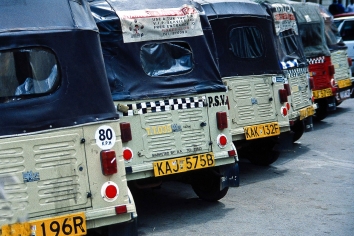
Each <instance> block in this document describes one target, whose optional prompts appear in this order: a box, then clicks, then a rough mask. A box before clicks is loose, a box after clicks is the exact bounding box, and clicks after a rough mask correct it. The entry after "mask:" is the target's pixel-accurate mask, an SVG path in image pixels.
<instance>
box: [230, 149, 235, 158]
mask: <svg viewBox="0 0 354 236" xmlns="http://www.w3.org/2000/svg"><path fill="white" fill-rule="evenodd" d="M228 154H229V157H233V156H236V150H230V151H228Z"/></svg>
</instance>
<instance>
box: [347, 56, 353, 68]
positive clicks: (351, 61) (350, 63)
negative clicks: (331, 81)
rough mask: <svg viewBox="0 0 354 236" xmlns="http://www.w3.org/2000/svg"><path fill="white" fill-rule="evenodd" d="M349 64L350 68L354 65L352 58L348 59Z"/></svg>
mask: <svg viewBox="0 0 354 236" xmlns="http://www.w3.org/2000/svg"><path fill="white" fill-rule="evenodd" d="M348 64H349V66H352V65H353V60H352V59H351V58H350V57H348Z"/></svg>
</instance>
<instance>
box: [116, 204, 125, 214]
mask: <svg viewBox="0 0 354 236" xmlns="http://www.w3.org/2000/svg"><path fill="white" fill-rule="evenodd" d="M115 209H116V214H117V215H119V214H124V213H127V212H128V209H127V206H126V205H122V206H116V207H115Z"/></svg>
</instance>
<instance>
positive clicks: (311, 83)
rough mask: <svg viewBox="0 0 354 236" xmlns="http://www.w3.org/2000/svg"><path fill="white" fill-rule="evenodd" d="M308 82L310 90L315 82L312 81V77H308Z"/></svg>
mask: <svg viewBox="0 0 354 236" xmlns="http://www.w3.org/2000/svg"><path fill="white" fill-rule="evenodd" d="M309 84H310V89H311V90H312V89H313V88H314V87H315V82H314V81H313V78H312V77H310V79H309Z"/></svg>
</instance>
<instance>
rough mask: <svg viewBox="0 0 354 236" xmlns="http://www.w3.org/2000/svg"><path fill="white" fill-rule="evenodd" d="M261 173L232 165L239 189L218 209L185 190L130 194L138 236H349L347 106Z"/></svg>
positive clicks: (352, 113)
mask: <svg viewBox="0 0 354 236" xmlns="http://www.w3.org/2000/svg"><path fill="white" fill-rule="evenodd" d="M276 151H277V152H278V154H279V158H278V160H277V161H276V162H275V163H273V164H271V165H270V166H267V167H262V166H255V165H253V164H251V163H250V162H248V161H247V160H240V163H239V166H240V187H238V188H230V189H229V192H228V194H227V195H226V196H225V197H224V198H223V199H221V200H220V201H218V202H214V203H210V202H205V201H203V200H200V199H199V198H198V197H197V196H196V194H195V193H194V192H193V190H192V188H191V187H190V186H189V185H185V184H182V183H178V182H166V183H163V184H162V186H161V187H160V188H155V189H144V190H141V191H139V192H135V193H134V198H135V201H136V205H137V211H138V231H139V235H184V236H185V235H218V236H219V235H321V236H322V235H336V236H337V235H345V236H347V235H348V236H351V235H354V99H351V100H347V101H344V102H343V103H342V104H341V105H340V106H339V107H338V108H337V110H336V111H334V112H332V113H331V114H329V116H328V117H327V118H326V119H324V120H323V121H320V122H315V123H314V130H313V131H312V132H307V133H305V134H304V135H303V136H302V138H301V139H300V140H299V141H298V142H296V143H294V144H292V143H291V142H290V141H289V140H288V139H287V138H286V137H282V139H281V141H280V143H279V144H278V145H277V146H276Z"/></svg>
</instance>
